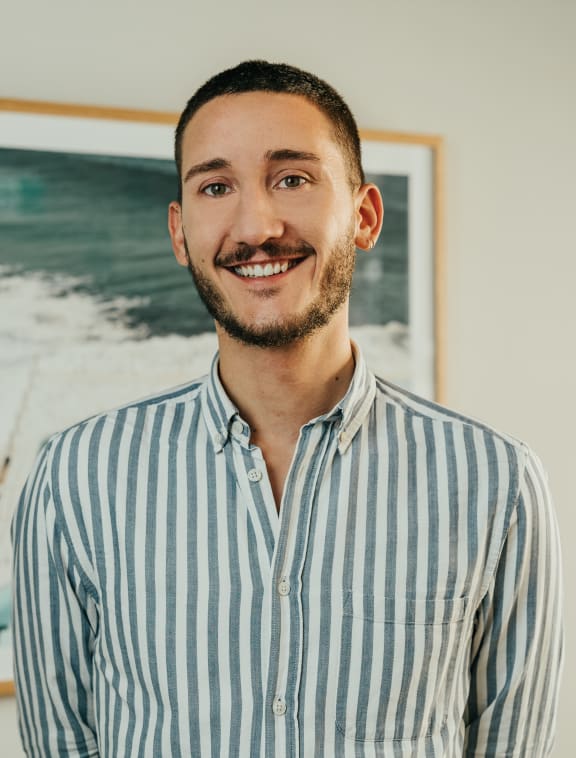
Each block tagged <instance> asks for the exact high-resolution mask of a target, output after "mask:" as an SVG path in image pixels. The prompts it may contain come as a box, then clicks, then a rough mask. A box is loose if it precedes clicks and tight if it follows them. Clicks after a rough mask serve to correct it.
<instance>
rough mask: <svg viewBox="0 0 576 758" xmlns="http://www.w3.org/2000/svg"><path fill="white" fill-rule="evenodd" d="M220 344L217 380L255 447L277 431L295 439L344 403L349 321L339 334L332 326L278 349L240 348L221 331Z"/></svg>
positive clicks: (349, 369) (350, 361) (350, 365)
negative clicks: (309, 424)
mask: <svg viewBox="0 0 576 758" xmlns="http://www.w3.org/2000/svg"><path fill="white" fill-rule="evenodd" d="M335 321H337V319H335ZM218 342H219V347H220V362H219V370H220V380H221V381H222V384H223V385H224V388H225V389H226V392H227V393H228V395H229V397H230V398H231V400H232V401H233V402H234V404H235V405H236V406H237V407H238V409H239V411H240V413H241V415H242V417H243V418H244V419H245V420H246V421H247V422H248V423H249V424H250V428H251V429H252V441H253V442H255V443H257V442H258V440H262V439H265V438H266V437H268V436H274V435H275V434H278V432H279V430H281V433H282V435H284V436H285V437H286V438H289V439H295V438H296V437H297V436H298V432H299V430H300V427H301V426H303V425H304V424H306V423H307V422H308V421H310V419H312V418H315V417H316V416H320V415H322V414H323V413H326V412H328V411H329V410H330V409H331V408H333V407H334V405H336V403H338V401H339V400H341V399H342V398H343V397H344V395H345V394H346V391H347V389H348V387H349V385H350V381H351V379H352V375H353V373H354V357H353V354H352V348H351V345H350V337H349V334H348V327H347V319H346V321H344V326H343V328H342V326H340V327H339V326H338V324H334V322H331V323H330V324H329V325H328V326H327V327H325V328H324V329H321V330H319V331H318V332H317V333H316V334H313V335H311V336H309V337H308V338H306V339H305V340H301V341H299V342H297V343H295V344H294V345H290V346H287V347H282V348H259V347H255V346H252V345H244V344H242V343H240V342H238V341H236V340H233V339H232V338H231V337H229V336H228V335H227V334H226V333H223V331H222V330H221V329H220V328H218Z"/></svg>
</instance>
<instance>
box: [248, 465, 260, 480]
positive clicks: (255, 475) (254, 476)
mask: <svg viewBox="0 0 576 758" xmlns="http://www.w3.org/2000/svg"><path fill="white" fill-rule="evenodd" d="M248 479H249V480H250V481H251V482H259V481H260V479H262V472H261V471H258V469H257V468H251V469H250V471H249V472H248Z"/></svg>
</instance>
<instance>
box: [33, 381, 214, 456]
mask: <svg viewBox="0 0 576 758" xmlns="http://www.w3.org/2000/svg"><path fill="white" fill-rule="evenodd" d="M206 380H207V376H206V375H205V376H201V377H198V378H197V379H193V380H191V381H189V382H185V383H184V384H179V385H176V386H174V387H169V388H167V389H163V390H161V391H158V392H154V393H152V394H150V395H146V396H144V397H141V398H137V399H136V400H132V401H130V402H127V403H123V404H122V405H119V406H116V407H114V408H111V409H108V410H105V411H102V412H99V413H96V414H94V415H92V416H89V417H87V418H85V419H83V420H81V421H78V422H76V423H75V424H72V425H71V426H69V427H66V428H65V429H63V430H61V431H58V432H56V433H55V434H53V435H52V436H51V437H50V439H49V440H48V443H49V444H50V445H51V446H54V445H55V443H58V442H63V441H65V440H66V439H70V438H73V437H75V436H78V435H86V434H90V433H91V432H94V431H96V430H97V429H102V428H104V427H107V428H110V427H113V426H116V425H118V426H123V425H127V426H133V425H134V423H135V421H136V418H138V419H140V422H141V423H142V424H146V423H150V421H151V420H152V419H153V418H154V417H157V416H158V414H161V415H166V414H170V413H171V412H174V411H175V409H176V408H177V407H178V406H182V405H186V406H188V407H189V408H191V409H192V408H193V407H194V406H195V405H196V404H197V403H198V402H199V401H200V396H201V392H202V388H203V387H204V385H205V383H206Z"/></svg>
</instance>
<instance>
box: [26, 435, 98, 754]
mask: <svg viewBox="0 0 576 758" xmlns="http://www.w3.org/2000/svg"><path fill="white" fill-rule="evenodd" d="M49 448H50V444H49V443H48V445H47V446H46V447H45V448H44V450H43V451H42V452H41V454H40V456H39V458H38V460H37V462H36V466H35V468H34V470H33V471H32V473H31V474H30V476H29V478H28V481H27V484H26V486H25V488H24V491H23V493H22V496H21V498H20V502H19V504H18V508H17V510H16V513H15V516H14V519H13V522H12V541H13V548H14V575H13V583H14V595H13V635H14V678H15V684H16V693H17V699H18V712H19V721H20V733H21V737H22V742H23V745H24V749H25V751H26V754H27V755H29V756H38V757H39V758H40V757H42V758H44V757H46V758H48V756H50V758H53V757H54V756H83V757H87V756H98V755H99V751H98V745H97V740H96V735H95V732H96V729H95V723H94V708H93V699H92V676H91V672H92V650H93V645H94V639H95V633H96V628H97V613H96V604H95V602H94V599H93V598H92V597H91V594H90V592H88V591H87V590H86V588H85V582H83V578H82V574H81V571H80V569H79V566H78V563H77V561H76V558H75V556H74V552H73V550H72V548H71V546H70V545H69V544H68V543H67V542H66V539H65V538H64V535H63V533H62V531H61V530H60V529H59V526H58V523H57V518H56V511H55V508H54V502H53V497H52V492H51V485H50V475H49V461H50V454H49Z"/></svg>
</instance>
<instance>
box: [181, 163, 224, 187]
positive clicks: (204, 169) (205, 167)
mask: <svg viewBox="0 0 576 758" xmlns="http://www.w3.org/2000/svg"><path fill="white" fill-rule="evenodd" d="M231 167H232V164H231V163H230V161H227V160H226V158H212V160H209V161H203V162H202V163H196V164H194V166H190V168H189V169H188V171H187V172H186V175H185V177H184V184H185V183H186V182H187V181H189V180H190V179H192V177H194V176H197V174H206V173H208V172H209V171H220V170H221V169H223V168H231Z"/></svg>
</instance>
